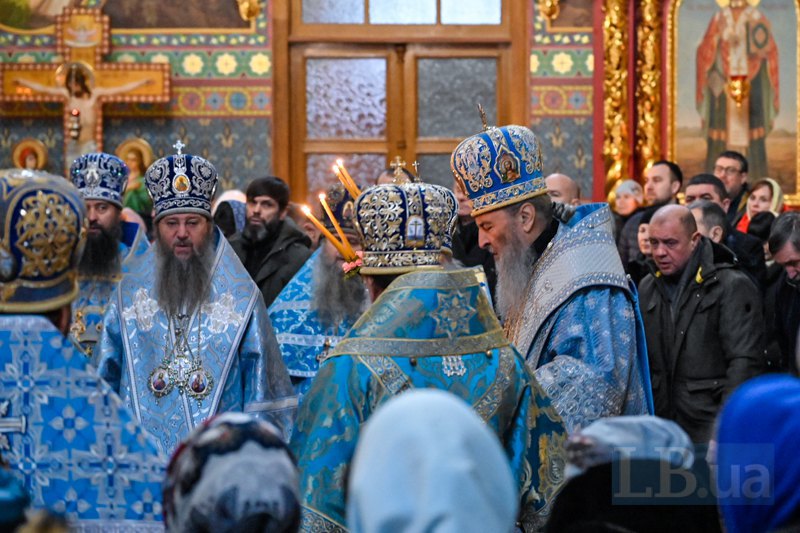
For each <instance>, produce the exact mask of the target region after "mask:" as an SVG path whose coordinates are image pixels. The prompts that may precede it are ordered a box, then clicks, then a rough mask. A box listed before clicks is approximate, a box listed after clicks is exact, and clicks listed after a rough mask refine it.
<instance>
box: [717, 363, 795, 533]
mask: <svg viewBox="0 0 800 533" xmlns="http://www.w3.org/2000/svg"><path fill="white" fill-rule="evenodd" d="M798 412H800V379H798V378H796V377H792V376H788V375H780V374H770V375H765V376H760V377H756V378H753V379H751V380H749V381H746V382H745V383H743V384H742V385H740V386H739V388H738V389H736V390H735V391H734V392H733V393H732V394H731V395H730V397H729V398H728V401H727V403H726V404H725V406H724V407H723V409H722V412H721V414H720V417H719V427H718V430H717V439H716V441H717V448H716V462H717V483H718V487H719V495H720V496H719V505H720V509H721V511H722V518H723V520H724V522H725V527H726V530H727V531H729V532H730V533H740V532H742V533H744V532H748V531H773V530H777V529H780V528H783V527H786V526H788V525H794V526H797V525H800V524H798V522H797V521H798V519H800V491H798V490H797V487H798V484H800V458H798V455H797V450H798V448H800V417H798V416H797V413H798ZM795 531H796V529H795Z"/></svg>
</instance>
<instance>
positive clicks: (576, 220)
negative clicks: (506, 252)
mask: <svg viewBox="0 0 800 533" xmlns="http://www.w3.org/2000/svg"><path fill="white" fill-rule="evenodd" d="M612 224H613V219H612V217H611V210H610V209H609V207H608V205H607V204H587V205H583V206H580V207H579V208H578V209H577V210H576V212H575V214H574V215H573V216H572V217H571V219H570V220H569V222H567V223H562V224H561V225H559V228H558V232H557V233H556V236H555V237H553V240H552V241H551V243H550V245H548V247H547V249H546V250H545V252H544V253H543V254H542V256H541V257H540V258H539V259H538V261H537V262H536V266H535V268H534V271H533V277H532V279H531V281H530V283H529V285H528V298H527V301H526V304H525V308H524V310H523V313H522V316H521V317H510V318H509V319H508V320H507V321H506V330H507V332H508V333H509V338H510V339H511V341H512V342H513V343H514V345H515V346H516V347H517V349H518V350H520V352H521V353H524V354H526V361H527V364H528V366H529V367H530V368H531V369H533V370H534V373H535V375H536V378H537V380H538V381H539V383H540V384H541V386H542V387H543V388H544V390H545V392H546V393H547V395H548V396H550V397H551V398H552V400H553V405H554V406H555V407H556V409H557V410H558V412H559V414H560V415H561V417H562V418H563V419H564V422H565V423H566V425H567V429H568V430H569V431H570V432H573V431H575V430H577V429H580V428H582V427H586V426H587V425H589V424H590V423H591V422H593V421H595V420H597V419H599V418H603V417H607V416H615V415H638V414H653V394H652V389H651V386H650V371H649V366H648V363H647V348H646V345H645V337H644V326H643V323H642V319H641V314H640V312H639V304H638V297H637V293H636V287H635V285H633V283H631V281H630V279H629V278H628V277H627V276H626V275H625V272H624V271H623V269H622V262H621V260H620V258H619V253H618V252H617V249H616V246H615V244H614V237H613V233H612V229H611V228H612Z"/></svg>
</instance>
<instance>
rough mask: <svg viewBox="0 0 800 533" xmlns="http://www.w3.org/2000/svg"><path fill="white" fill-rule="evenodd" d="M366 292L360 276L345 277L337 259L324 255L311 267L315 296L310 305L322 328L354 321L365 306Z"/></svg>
mask: <svg viewBox="0 0 800 533" xmlns="http://www.w3.org/2000/svg"><path fill="white" fill-rule="evenodd" d="M366 304H367V290H366V287H365V286H364V282H363V280H362V279H361V276H353V277H351V278H350V279H345V278H344V273H343V272H342V268H341V267H340V266H339V264H338V262H337V261H336V260H331V259H329V258H328V256H326V255H325V254H324V253H322V254H320V257H319V261H317V264H316V265H314V294H313V296H312V299H311V305H312V307H313V308H314V309H316V310H317V317H318V318H319V321H320V323H322V325H323V326H324V327H326V328H327V327H331V326H337V325H338V324H340V323H341V322H343V321H344V320H347V319H350V320H351V321H355V319H357V318H358V317H359V316H361V313H363V312H364V309H365V308H366V307H367V305H366Z"/></svg>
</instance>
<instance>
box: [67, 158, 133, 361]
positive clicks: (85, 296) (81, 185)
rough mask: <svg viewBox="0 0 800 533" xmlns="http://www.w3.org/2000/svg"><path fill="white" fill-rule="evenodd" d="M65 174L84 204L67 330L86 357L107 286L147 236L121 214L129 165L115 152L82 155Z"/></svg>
mask: <svg viewBox="0 0 800 533" xmlns="http://www.w3.org/2000/svg"><path fill="white" fill-rule="evenodd" d="M70 178H71V179H72V183H73V185H75V187H77V188H78V190H79V191H80V193H81V196H82V197H83V201H84V203H85V204H86V220H87V221H88V228H87V233H86V243H85V245H84V249H83V255H82V256H81V260H80V263H78V286H79V287H80V292H79V293H78V297H77V298H76V299H75V300H74V301H73V302H72V326H71V328H70V335H71V337H72V339H73V340H74V341H75V343H76V344H78V345H79V346H80V348H81V349H82V350H83V352H84V353H85V354H86V355H87V356H90V357H91V355H92V351H93V350H94V347H95V345H96V344H97V340H98V339H99V338H100V332H101V331H102V328H103V313H105V310H106V305H107V304H108V299H109V297H110V296H111V291H113V290H114V286H115V285H116V284H117V282H119V280H120V279H122V275H123V274H124V273H125V272H126V271H127V269H128V265H129V264H130V263H131V262H132V261H133V259H134V258H135V257H137V256H139V255H141V254H143V253H145V252H146V251H147V248H148V242H147V236H146V235H145V234H144V232H143V231H140V226H139V225H138V224H134V223H132V222H125V221H123V220H122V219H121V216H120V215H121V213H122V196H123V194H124V193H125V185H126V184H127V182H128V167H127V166H126V165H125V163H124V162H123V161H122V160H121V159H120V158H118V157H116V156H113V155H111V154H106V153H92V154H85V155H82V156H80V157H79V158H78V159H76V160H75V161H74V162H73V163H72V165H71V167H70Z"/></svg>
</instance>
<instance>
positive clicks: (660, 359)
mask: <svg viewBox="0 0 800 533" xmlns="http://www.w3.org/2000/svg"><path fill="white" fill-rule="evenodd" d="M650 246H651V248H652V250H653V261H654V262H655V265H656V270H655V272H653V273H652V274H650V275H648V276H647V277H645V278H644V279H643V280H642V282H641V284H640V285H639V297H640V302H641V309H642V316H643V318H644V326H645V333H646V336H647V350H648V355H649V360H650V372H651V378H652V384H653V399H654V402H655V409H656V415H657V416H660V417H663V418H668V419H670V420H674V421H675V422H677V423H678V424H679V425H680V426H681V427H682V428H683V429H684V430H685V431H686V432H687V433H688V434H689V436H690V437H691V438H692V441H693V442H695V443H707V442H708V441H709V439H710V438H711V436H712V435H711V431H712V425H713V422H714V418H715V417H716V414H717V412H718V411H719V409H720V406H721V404H722V402H723V399H724V398H726V397H727V395H728V394H730V392H731V391H733V389H735V388H736V387H737V386H738V385H739V384H741V383H742V382H744V381H746V380H747V379H749V378H751V377H753V376H755V375H756V374H758V373H760V372H761V369H762V364H763V359H764V321H763V318H762V304H761V293H760V292H759V290H758V289H757V288H756V286H755V284H754V283H753V282H752V281H751V280H750V278H749V277H748V276H747V275H746V274H744V273H743V272H742V271H740V270H739V269H738V268H737V267H736V266H735V256H734V255H733V253H732V252H731V251H730V250H728V249H727V248H725V247H724V246H720V245H718V244H715V243H713V242H711V241H710V240H708V239H707V238H705V237H703V236H701V235H700V233H699V232H698V231H697V224H696V223H695V219H694V217H693V216H692V213H691V212H690V211H689V209H688V208H686V207H684V206H679V205H669V206H665V207H662V208H661V209H659V210H658V211H657V212H656V213H655V214H654V215H653V218H652V220H651V221H650Z"/></svg>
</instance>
